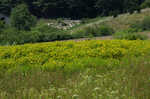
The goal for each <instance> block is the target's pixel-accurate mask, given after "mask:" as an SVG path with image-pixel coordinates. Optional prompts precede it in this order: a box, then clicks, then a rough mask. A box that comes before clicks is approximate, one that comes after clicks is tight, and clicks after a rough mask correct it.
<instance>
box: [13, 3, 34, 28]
mask: <svg viewBox="0 0 150 99" xmlns="http://www.w3.org/2000/svg"><path fill="white" fill-rule="evenodd" d="M35 24H36V18H35V16H33V15H31V13H30V12H29V10H28V7H27V5H25V4H21V5H18V6H17V7H15V8H14V9H13V10H12V13H11V26H12V27H14V28H16V29H18V30H30V28H31V27H32V26H34V25H35Z"/></svg>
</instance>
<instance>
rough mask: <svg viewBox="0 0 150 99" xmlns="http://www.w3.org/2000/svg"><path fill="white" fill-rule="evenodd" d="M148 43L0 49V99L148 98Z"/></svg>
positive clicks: (108, 42)
mask: <svg viewBox="0 0 150 99" xmlns="http://www.w3.org/2000/svg"><path fill="white" fill-rule="evenodd" d="M149 43H150V41H140V40H135V41H128V40H104V41H99V40H89V41H88V40H87V41H80V42H76V41H66V42H50V43H37V44H25V45H16V46H1V47H0V52H1V53H0V79H1V80H0V85H1V86H0V99H10V98H11V99H149V98H150V89H149V81H150V79H149V76H150V67H149V66H150V57H149V55H150V46H149Z"/></svg>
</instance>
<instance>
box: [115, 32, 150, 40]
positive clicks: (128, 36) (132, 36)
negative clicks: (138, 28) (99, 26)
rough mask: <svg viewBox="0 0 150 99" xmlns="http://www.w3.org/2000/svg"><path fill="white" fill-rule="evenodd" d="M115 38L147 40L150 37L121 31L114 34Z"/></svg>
mask: <svg viewBox="0 0 150 99" xmlns="http://www.w3.org/2000/svg"><path fill="white" fill-rule="evenodd" d="M114 37H115V38H117V39H126V40H146V39H148V37H147V36H146V35H144V34H140V33H136V32H132V33H131V32H128V31H120V32H117V33H115V34H114Z"/></svg>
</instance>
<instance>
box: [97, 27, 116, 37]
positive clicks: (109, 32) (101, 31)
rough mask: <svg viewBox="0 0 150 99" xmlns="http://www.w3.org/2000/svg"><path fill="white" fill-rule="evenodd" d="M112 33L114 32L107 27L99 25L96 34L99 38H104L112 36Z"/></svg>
mask: <svg viewBox="0 0 150 99" xmlns="http://www.w3.org/2000/svg"><path fill="white" fill-rule="evenodd" d="M113 33H114V30H113V29H112V28H111V27H109V26H107V25H100V28H99V32H98V33H97V34H98V35H101V36H106V35H112V34H113Z"/></svg>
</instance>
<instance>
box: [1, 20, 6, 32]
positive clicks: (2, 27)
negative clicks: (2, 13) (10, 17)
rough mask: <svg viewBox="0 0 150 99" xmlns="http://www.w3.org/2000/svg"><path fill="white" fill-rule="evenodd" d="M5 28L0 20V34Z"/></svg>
mask: <svg viewBox="0 0 150 99" xmlns="http://www.w3.org/2000/svg"><path fill="white" fill-rule="evenodd" d="M4 28H5V23H4V22H3V21H1V20H0V32H1V31H2V30H3V29H4Z"/></svg>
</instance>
